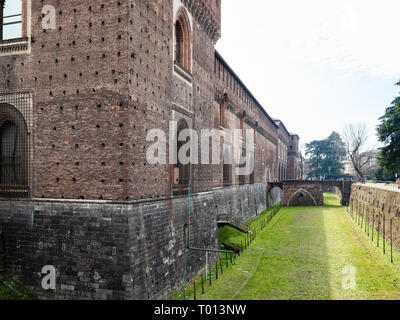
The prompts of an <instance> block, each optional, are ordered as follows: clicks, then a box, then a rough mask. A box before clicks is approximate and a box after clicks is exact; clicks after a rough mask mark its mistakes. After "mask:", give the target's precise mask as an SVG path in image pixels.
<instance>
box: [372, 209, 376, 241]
mask: <svg viewBox="0 0 400 320" xmlns="http://www.w3.org/2000/svg"><path fill="white" fill-rule="evenodd" d="M374 227H375V212H374V211H372V240H371V241H372V242H374Z"/></svg>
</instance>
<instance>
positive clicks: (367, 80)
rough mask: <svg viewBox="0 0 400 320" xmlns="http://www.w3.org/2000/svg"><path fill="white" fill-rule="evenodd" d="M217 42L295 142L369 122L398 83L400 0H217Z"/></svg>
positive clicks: (387, 103)
mask: <svg viewBox="0 0 400 320" xmlns="http://www.w3.org/2000/svg"><path fill="white" fill-rule="evenodd" d="M222 1H223V5H222V37H221V39H220V40H219V42H218V44H217V50H218V51H219V52H220V53H221V54H222V56H223V57H224V58H225V60H226V61H227V62H228V63H229V64H230V66H231V67H232V68H233V69H234V70H235V71H236V73H237V74H238V75H239V76H240V77H241V79H242V80H243V81H244V82H245V84H246V85H247V87H248V88H249V89H250V90H251V91H252V92H253V94H254V95H255V96H256V97H257V99H258V100H259V101H260V103H261V104H262V105H263V106H264V108H265V109H266V111H267V112H268V113H269V114H270V115H271V116H272V117H276V118H279V119H281V120H283V122H284V123H285V125H286V127H287V128H288V130H289V131H291V132H294V133H298V134H299V135H300V138H301V139H302V143H305V142H309V141H311V140H315V139H323V138H326V137H327V136H328V135H329V134H330V133H331V132H332V131H333V130H335V131H338V132H342V129H343V126H344V124H345V123H346V122H353V123H359V122H364V123H366V125H367V126H368V128H369V130H370V132H371V136H372V141H371V143H372V144H374V143H375V142H376V141H377V140H376V137H375V136H374V135H375V127H376V125H377V124H378V123H379V122H378V118H379V117H380V116H382V115H383V114H384V111H385V108H386V107H388V106H390V103H391V102H392V101H393V100H394V98H395V97H396V96H397V95H398V92H399V89H400V87H397V86H395V85H394V84H395V83H396V82H398V81H399V80H400V41H399V38H400V33H399V30H400V24H399V21H400V19H399V14H400V0H301V1H299V0H246V1H243V0H222Z"/></svg>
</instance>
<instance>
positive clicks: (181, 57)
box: [175, 10, 192, 72]
mask: <svg viewBox="0 0 400 320" xmlns="http://www.w3.org/2000/svg"><path fill="white" fill-rule="evenodd" d="M175 63H176V64H177V65H178V66H179V67H181V68H183V69H185V70H186V71H189V72H191V69H192V67H191V66H192V46H191V36H190V25H189V20H188V17H187V15H186V13H185V11H184V10H181V11H179V13H178V15H177V18H176V21H175Z"/></svg>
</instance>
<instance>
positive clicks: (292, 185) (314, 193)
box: [280, 180, 353, 206]
mask: <svg viewBox="0 0 400 320" xmlns="http://www.w3.org/2000/svg"><path fill="white" fill-rule="evenodd" d="M352 183H353V182H352V181H316V180H306V181H301V180H286V181H282V182H280V184H281V185H282V189H283V201H282V205H283V206H295V205H301V206H323V205H324V190H327V188H335V190H337V191H338V193H339V194H340V195H341V205H343V206H348V205H349V201H350V193H351V185H352Z"/></svg>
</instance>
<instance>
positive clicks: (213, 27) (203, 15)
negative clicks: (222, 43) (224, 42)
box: [182, 0, 221, 43]
mask: <svg viewBox="0 0 400 320" xmlns="http://www.w3.org/2000/svg"><path fill="white" fill-rule="evenodd" d="M182 2H183V3H184V5H185V7H186V8H187V9H188V10H189V12H190V13H191V14H192V16H193V18H195V19H196V20H197V21H198V22H199V24H200V25H201V26H202V27H203V29H204V30H205V31H206V33H207V34H208V35H209V37H210V38H211V39H212V40H213V42H214V43H216V42H217V41H218V39H219V38H220V37H221V25H220V22H219V21H218V20H217V19H216V18H215V16H214V15H213V14H212V12H211V10H210V8H208V6H207V5H206V4H205V3H204V2H203V1H202V0H183V1H182Z"/></svg>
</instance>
